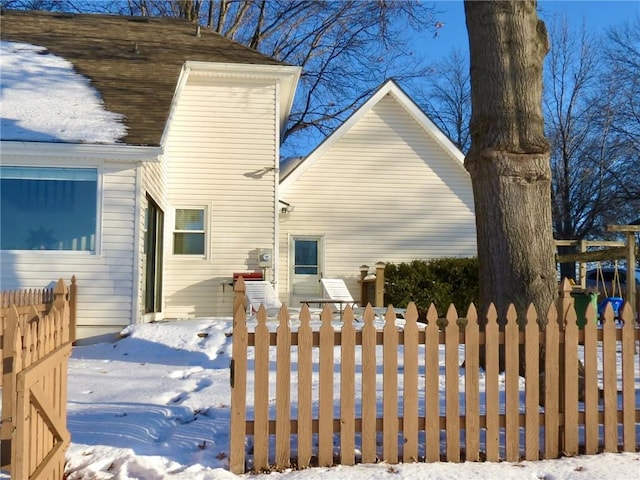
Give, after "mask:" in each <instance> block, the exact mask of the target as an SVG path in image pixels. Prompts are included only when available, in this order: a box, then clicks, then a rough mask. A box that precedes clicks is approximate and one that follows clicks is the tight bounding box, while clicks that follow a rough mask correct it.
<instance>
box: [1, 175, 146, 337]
mask: <svg viewBox="0 0 640 480" xmlns="http://www.w3.org/2000/svg"><path fill="white" fill-rule="evenodd" d="M83 166H85V167H88V166H89V165H83ZM99 171H100V172H101V175H100V176H99V183H100V178H101V179H102V186H101V188H100V186H99V187H98V190H99V194H98V203H99V204H101V207H102V208H101V212H102V220H101V222H99V224H100V223H101V231H100V232H99V233H98V235H99V237H100V241H99V245H100V247H99V250H98V253H97V254H90V253H88V252H59V251H45V252H38V251H36V252H30V251H22V252H0V263H1V264H2V274H1V275H2V276H1V277H0V278H1V285H0V288H1V289H2V290H13V289H25V288H44V287H46V286H47V285H48V284H49V283H50V282H53V281H56V280H58V278H63V279H64V280H65V281H66V282H69V281H70V280H71V276H72V275H75V276H76V278H77V280H78V292H79V294H78V312H77V315H78V326H77V335H78V338H82V337H87V336H93V335H97V334H102V333H107V332H110V333H114V332H117V331H118V330H120V329H121V328H122V327H124V326H126V325H129V324H130V323H131V321H132V317H133V310H132V298H133V293H132V292H133V287H134V284H133V275H134V271H133V266H134V255H133V249H132V246H133V245H134V222H135V216H136V211H135V198H136V196H135V187H136V173H137V169H136V167H135V166H131V165H122V164H109V163H106V164H105V165H104V166H103V168H101V169H100V170H99Z"/></svg>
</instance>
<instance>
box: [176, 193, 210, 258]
mask: <svg viewBox="0 0 640 480" xmlns="http://www.w3.org/2000/svg"><path fill="white" fill-rule="evenodd" d="M178 210H197V211H201V212H202V230H178V229H177V228H176V220H177V218H178V215H177V212H178ZM208 211H209V209H208V207H207V206H206V205H179V206H176V207H175V208H174V209H173V226H172V230H171V255H172V256H174V257H179V258H183V259H187V258H191V259H198V260H200V259H208V258H209V245H208V238H209V234H208V231H209V228H208V225H209V221H208ZM176 233H200V234H202V236H203V244H204V245H203V253H176Z"/></svg>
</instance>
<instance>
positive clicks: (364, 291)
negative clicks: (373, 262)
mask: <svg viewBox="0 0 640 480" xmlns="http://www.w3.org/2000/svg"><path fill="white" fill-rule="evenodd" d="M368 274H369V265H360V305H365V306H366V305H367V303H369V292H368V287H367V284H366V282H365V281H364V279H365V278H366V277H367V275H368Z"/></svg>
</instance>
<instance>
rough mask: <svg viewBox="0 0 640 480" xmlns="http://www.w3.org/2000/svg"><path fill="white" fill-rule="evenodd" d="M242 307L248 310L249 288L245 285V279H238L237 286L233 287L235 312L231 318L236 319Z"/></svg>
mask: <svg viewBox="0 0 640 480" xmlns="http://www.w3.org/2000/svg"><path fill="white" fill-rule="evenodd" d="M240 306H242V307H243V308H244V309H245V311H246V309H247V287H246V286H245V284H244V278H243V277H242V276H240V277H238V279H237V280H236V284H235V285H234V286H233V312H231V316H232V317H235V315H236V312H237V311H238V307H240Z"/></svg>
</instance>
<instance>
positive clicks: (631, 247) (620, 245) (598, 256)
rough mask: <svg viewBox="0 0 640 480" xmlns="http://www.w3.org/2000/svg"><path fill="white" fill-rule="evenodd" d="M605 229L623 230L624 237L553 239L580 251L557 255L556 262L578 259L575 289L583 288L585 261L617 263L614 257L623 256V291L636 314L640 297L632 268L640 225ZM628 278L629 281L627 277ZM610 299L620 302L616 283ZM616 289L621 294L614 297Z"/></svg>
mask: <svg viewBox="0 0 640 480" xmlns="http://www.w3.org/2000/svg"><path fill="white" fill-rule="evenodd" d="M607 231H609V232H620V233H623V234H625V240H624V241H611V240H595V241H592V240H556V247H566V246H573V247H578V249H579V252H575V253H569V254H565V255H557V257H556V262H557V263H570V262H579V263H580V268H579V275H578V284H579V285H578V286H577V287H578V289H580V290H582V291H585V290H586V273H587V263H588V262H602V261H612V262H615V265H616V266H617V260H620V259H624V260H626V264H627V285H626V290H625V292H624V294H623V295H624V300H625V301H626V302H628V303H629V305H630V306H631V308H632V311H633V318H636V319H637V318H638V311H640V305H638V304H639V303H640V301H639V300H640V298H639V297H638V292H637V286H636V282H635V268H636V258H637V251H638V246H637V242H636V234H637V233H639V232H640V225H607ZM590 247H598V248H601V249H600V250H592V251H589V250H588V249H589V248H590ZM629 280H630V281H629ZM612 293H613V295H612V297H610V298H612V299H616V300H612V306H613V307H614V309H615V306H616V305H618V306H620V305H619V303H620V300H618V298H622V294H621V292H620V288H619V284H618V288H617V291H616V290H614V291H613V292H612ZM615 293H619V294H621V296H620V297H617V296H616V295H615ZM602 301H603V302H606V301H607V298H603V299H602Z"/></svg>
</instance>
